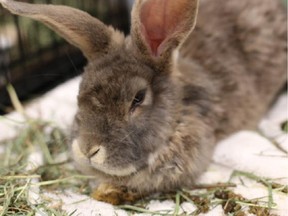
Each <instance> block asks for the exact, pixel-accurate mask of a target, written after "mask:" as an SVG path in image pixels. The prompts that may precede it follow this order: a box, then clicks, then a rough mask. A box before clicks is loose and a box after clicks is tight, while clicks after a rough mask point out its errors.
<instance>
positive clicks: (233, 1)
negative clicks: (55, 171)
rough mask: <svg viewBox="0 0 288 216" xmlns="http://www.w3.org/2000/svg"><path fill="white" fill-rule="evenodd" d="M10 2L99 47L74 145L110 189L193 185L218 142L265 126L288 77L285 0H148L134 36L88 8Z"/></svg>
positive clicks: (117, 198) (6, 3)
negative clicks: (263, 120)
mask: <svg viewBox="0 0 288 216" xmlns="http://www.w3.org/2000/svg"><path fill="white" fill-rule="evenodd" d="M0 3H1V4H2V6H3V7H5V8H7V9H8V10H9V11H11V12H12V13H13V14H18V15H21V16H26V17H30V18H32V19H35V20H38V21H41V22H43V23H44V24H46V25H47V26H48V27H50V28H51V29H53V30H54V31H55V32H57V33H58V34H60V35H61V36H62V37H63V38H65V39H66V40H67V41H68V42H70V43H71V44H72V45H75V46H76V47H78V48H79V49H80V50H81V51H82V52H83V54H84V55H85V57H86V58H87V59H88V64H87V66H86V67H85V70H84V73H83V75H82V81H81V84H80V87H79V94H78V98H77V99H78V111H77V114H76V116H75V120H74V124H73V127H72V135H71V137H72V138H71V143H70V148H71V155H72V157H73V159H74V163H75V166H76V168H77V169H79V170H81V171H82V172H83V173H86V174H89V175H93V176H95V180H94V182H95V186H96V188H95V190H94V192H93V193H92V197H94V198H95V199H97V200H100V201H105V202H109V203H112V204H119V203H122V202H133V201H135V200H137V199H139V198H141V197H143V196H148V195H150V194H152V193H155V192H167V191H173V190H177V189H178V188H183V187H184V188H192V187H193V185H194V184H195V180H196V179H197V177H199V175H200V174H201V173H203V172H204V171H205V169H206V168H207V166H208V165H209V163H210V162H211V156H212V154H213V149H214V147H215V145H216V143H217V142H218V141H219V140H221V139H223V138H225V137H227V136H228V135H231V134H232V133H234V132H236V131H238V130H241V129H255V128H256V127H257V124H258V122H259V120H260V119H261V117H262V116H263V115H264V114H265V112H266V111H267V109H268V108H269V106H270V105H271V103H272V102H273V100H274V98H275V97H276V95H277V94H278V93H279V91H280V89H281V88H282V87H283V86H284V84H285V82H286V80H287V78H286V67H287V61H286V54H287V42H286V38H287V35H286V34H287V33H286V31H287V29H286V13H285V6H284V5H283V4H282V2H281V1H280V0H273V1H271V0H253V1H251V0H242V1H238V0H229V1H227V0H217V1H215V0H201V1H198V0H177V1H175V0H136V1H135V2H134V5H133V9H132V13H131V32H130V35H129V36H127V37H125V36H124V35H123V33H121V32H119V31H118V30H115V29H113V28H112V27H111V26H106V25H105V24H103V23H102V22H101V21H99V20H98V19H96V18H94V17H92V16H90V15H89V14H87V13H86V12H83V11H80V10H78V9H73V8H70V7H66V6H60V5H40V4H28V3H21V2H16V1H12V0H0ZM196 21H197V22H196ZM196 23H197V24H196ZM239 154H241V152H239Z"/></svg>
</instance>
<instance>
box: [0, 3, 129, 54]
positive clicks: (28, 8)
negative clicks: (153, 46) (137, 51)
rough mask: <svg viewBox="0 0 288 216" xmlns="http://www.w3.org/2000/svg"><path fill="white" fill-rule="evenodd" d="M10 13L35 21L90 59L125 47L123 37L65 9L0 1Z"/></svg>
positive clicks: (77, 13)
mask: <svg viewBox="0 0 288 216" xmlns="http://www.w3.org/2000/svg"><path fill="white" fill-rule="evenodd" d="M0 4H2V6H3V7H4V8H7V9H8V10H9V11H10V12H11V13H13V14H17V15H21V16H25V17H29V18H32V19H35V20H38V21H40V22H42V23H44V24H45V25H47V26H49V27H50V28H51V29H52V30H54V31H55V32H56V33H58V34H59V35H60V36H62V37H63V38H64V39H66V40H67V41H68V42H70V43H71V44H72V45H74V46H76V47H78V48H79V49H80V50H81V51H82V52H83V54H84V55H85V56H86V57H87V58H88V59H89V60H91V59H94V58H95V57H98V56H101V55H105V54H107V53H108V52H109V51H113V50H115V49H116V48H117V47H119V46H121V45H122V44H123V43H124V36H123V35H122V34H121V33H120V32H117V31H115V30H114V29H112V28H111V27H107V26H106V25H104V24H103V23H102V22H101V21H99V20H98V19H96V18H94V17H92V16H90V15H89V14H88V13H86V12H83V11H81V10H77V9H74V8H71V7H67V6H60V5H43V4H29V3H23V2H17V1H13V0H0Z"/></svg>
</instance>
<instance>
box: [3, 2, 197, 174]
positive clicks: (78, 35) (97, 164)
mask: <svg viewBox="0 0 288 216" xmlns="http://www.w3.org/2000/svg"><path fill="white" fill-rule="evenodd" d="M0 2H1V3H2V5H3V6H4V7H6V8H8V9H9V10H10V11H11V12H13V13H15V14H19V15H22V16H27V17H30V18H34V19H36V20H39V21H41V22H43V23H45V24H46V25H48V26H49V27H50V28H52V29H53V30H54V31H56V32H57V33H59V34H60V35H61V36H62V37H64V38H65V39H66V40H67V41H69V42H70V43H71V44H73V45H75V46H76V47H78V48H80V49H81V51H82V52H83V53H84V55H85V56H86V57H87V59H88V65H87V67H86V68H85V72H84V74H83V80H82V83H81V84H80V90H79V95H78V106H79V109H78V112H77V114H76V118H75V131H74V134H73V142H72V153H73V157H74V159H75V161H76V162H77V164H78V165H79V166H80V167H81V169H82V170H87V171H89V172H90V171H92V172H93V173H99V174H100V175H101V174H102V175H103V176H111V175H112V176H117V177H120V176H128V175H131V174H133V173H135V172H137V171H138V170H140V169H142V168H145V167H147V166H149V163H150V161H149V160H151V155H152V154H153V153H154V152H155V151H157V149H161V148H162V147H163V146H164V145H167V143H169V139H170V138H171V136H172V135H173V134H174V132H175V127H176V125H177V124H178V123H179V122H178V120H179V117H178V115H179V112H180V108H179V107H180V106H181V99H180V98H179V88H180V87H179V86H177V85H176V83H177V70H176V69H175V64H174V60H173V59H175V55H173V51H174V50H175V49H177V48H178V47H179V46H180V45H181V44H182V43H183V42H184V41H185V39H186V38H187V36H188V35H189V33H190V32H191V31H192V30H193V28H194V25H195V19H196V15H197V8H198V1H197V0H177V1H175V0H136V1H135V4H134V7H133V10H132V19H131V20H132V26H131V34H130V36H128V37H127V38H125V37H124V36H123V34H121V33H120V32H118V31H116V30H114V29H113V28H112V27H107V26H105V25H104V24H103V23H101V22H100V21H99V20H97V19H96V18H93V17H91V16H90V15H88V14H87V13H85V12H82V11H79V10H76V9H73V8H70V7H65V6H54V5H35V4H27V3H20V2H14V1H10V0H0ZM173 57H174V58H173Z"/></svg>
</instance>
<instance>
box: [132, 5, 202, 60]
mask: <svg viewBox="0 0 288 216" xmlns="http://www.w3.org/2000/svg"><path fill="white" fill-rule="evenodd" d="M197 11H198V0H136V2H135V4H134V7H133V10H132V30H131V36H132V41H133V43H134V44H135V45H136V47H137V48H138V52H141V53H143V52H144V51H145V52H144V53H145V55H152V56H153V57H156V58H157V57H160V56H163V58H167V57H168V56H170V55H171V52H172V51H173V50H174V49H175V48H177V47H178V46H179V45H181V44H182V43H183V42H184V41H185V39H186V38H187V36H188V35H189V33H190V32H192V30H193V28H194V26H195V23H196V16H197ZM167 55H168V56H167Z"/></svg>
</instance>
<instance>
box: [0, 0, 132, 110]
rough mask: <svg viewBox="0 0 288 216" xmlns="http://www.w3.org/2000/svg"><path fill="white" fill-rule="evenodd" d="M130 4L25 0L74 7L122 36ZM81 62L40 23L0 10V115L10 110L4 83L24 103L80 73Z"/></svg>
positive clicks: (78, 55) (108, 0)
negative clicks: (10, 85) (120, 31)
mask: <svg viewBox="0 0 288 216" xmlns="http://www.w3.org/2000/svg"><path fill="white" fill-rule="evenodd" d="M19 1H20V0H19ZM22 1H23V0H22ZM132 1H133V0H132ZM132 1H131V0H82V1H79V0H25V2H31V3H44V4H62V5H67V6H71V7H75V8H78V9H81V10H84V11H86V12H88V13H90V14H91V15H93V16H95V17H97V18H98V19H100V20H102V21H103V22H104V23H106V24H109V25H112V26H114V27H115V28H117V29H120V30H122V31H124V32H125V33H127V32H128V31H129V17H130V6H131V3H132ZM85 63H86V60H85V58H84V57H83V55H82V54H81V52H80V51H79V50H78V49H77V48H75V47H73V46H71V45H69V44H68V43H67V42H66V41H64V40H63V39H62V38H61V37H59V36H58V35H56V34H55V33H54V32H52V31H51V30H50V29H48V28H47V27H46V26H44V25H43V24H41V23H39V22H37V21H33V20H31V19H28V18H23V17H19V16H14V15H11V14H10V13H9V12H8V11H7V10H5V9H3V8H2V7H0V114H3V113H7V112H9V111H10V110H11V103H10V98H9V96H8V93H7V91H6V86H7V83H12V85H13V86H14V88H15V89H16V91H17V94H18V97H19V98H20V99H21V100H25V99H28V98H31V97H35V96H36V95H39V94H41V93H43V92H45V91H47V90H49V89H51V88H52V87H54V86H56V85H57V84H59V83H62V82H63V81H65V80H67V79H69V78H71V77H74V76H76V75H78V74H80V73H81V72H82V67H83V66H84V65H85Z"/></svg>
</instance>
